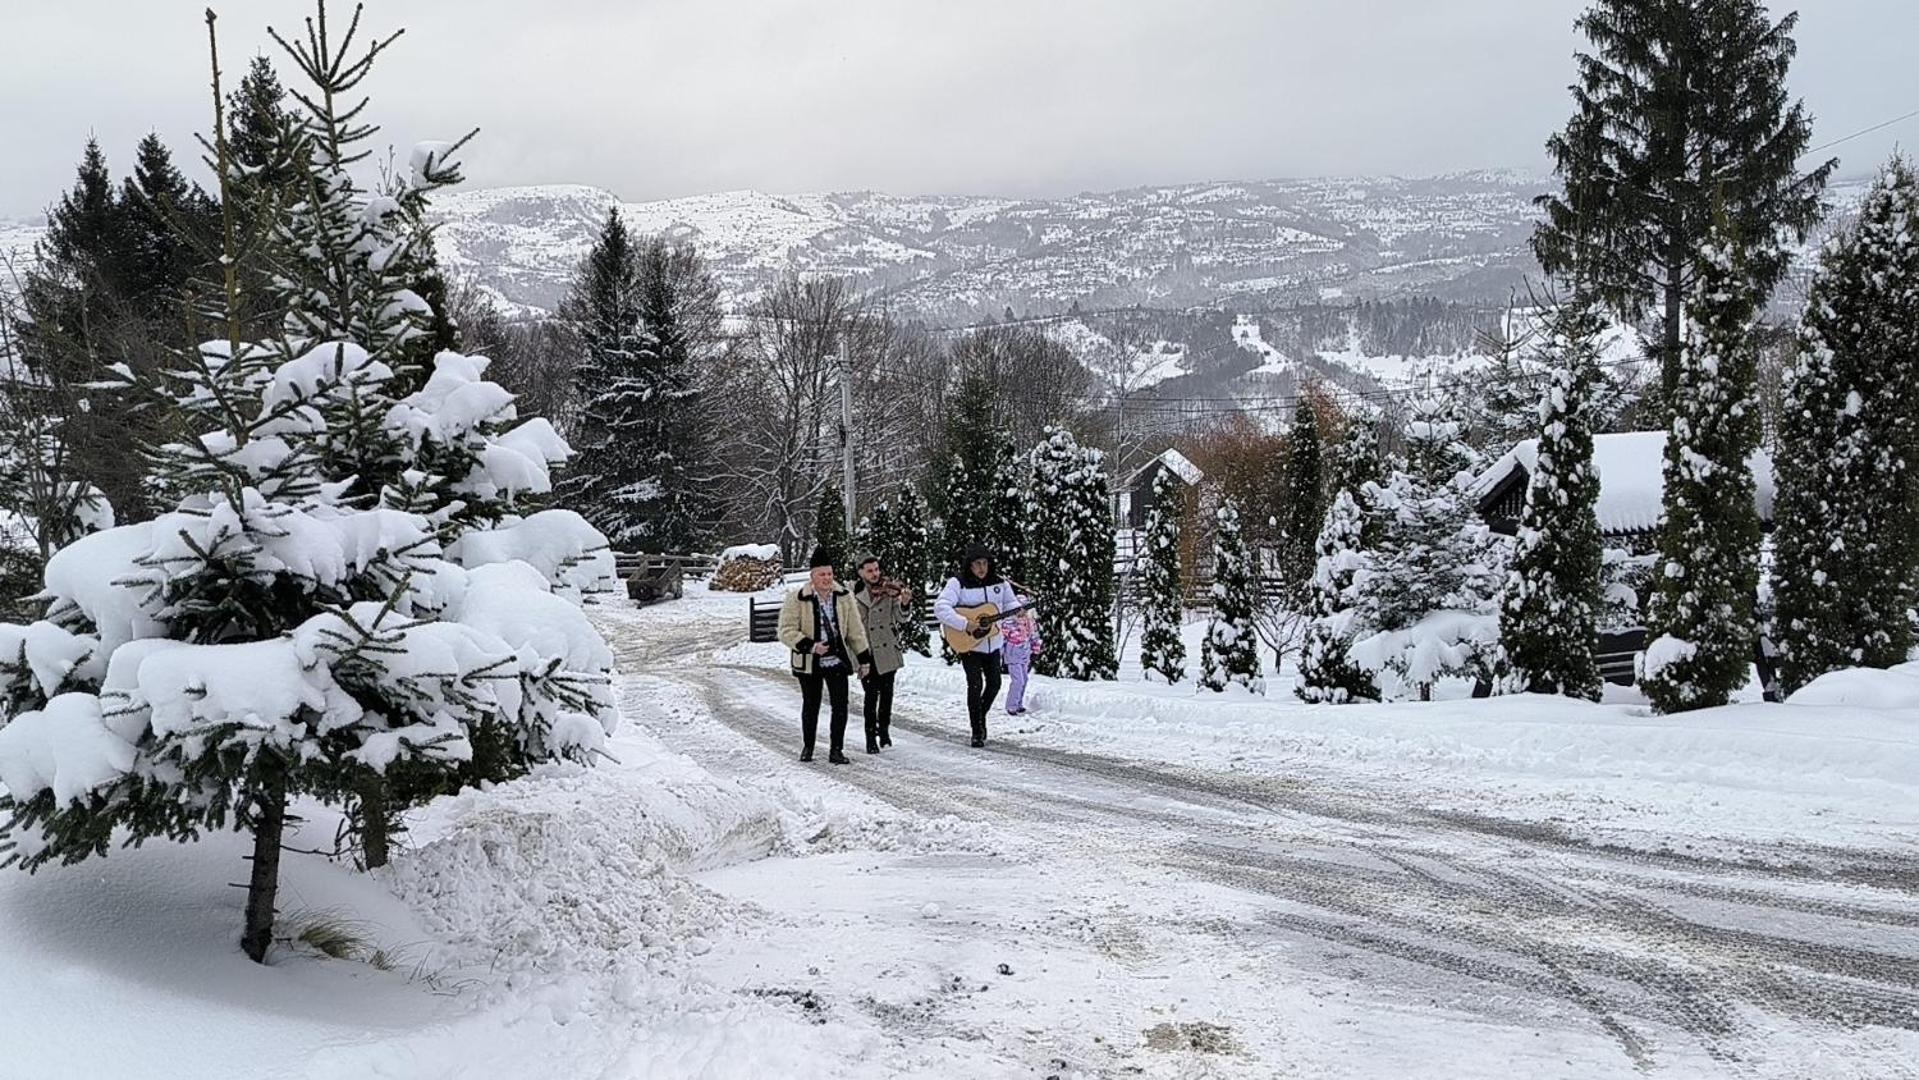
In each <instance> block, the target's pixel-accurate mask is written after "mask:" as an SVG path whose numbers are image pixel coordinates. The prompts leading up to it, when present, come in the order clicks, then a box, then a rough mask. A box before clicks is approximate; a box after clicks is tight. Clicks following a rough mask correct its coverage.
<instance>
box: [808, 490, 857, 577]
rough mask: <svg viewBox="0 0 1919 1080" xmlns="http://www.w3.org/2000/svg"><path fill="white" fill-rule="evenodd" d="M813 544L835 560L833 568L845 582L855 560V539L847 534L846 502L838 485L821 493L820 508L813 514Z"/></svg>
mask: <svg viewBox="0 0 1919 1080" xmlns="http://www.w3.org/2000/svg"><path fill="white" fill-rule="evenodd" d="M813 543H814V544H815V545H817V546H819V547H821V548H824V549H825V550H826V553H827V554H828V555H830V556H832V558H833V566H834V568H835V569H836V570H838V571H839V574H840V578H841V580H845V578H846V573H847V571H848V570H850V569H851V567H850V566H848V563H850V562H851V561H852V559H853V538H852V537H851V536H849V535H847V532H846V500H845V499H844V498H841V497H840V489H839V485H837V484H828V485H827V486H826V490H825V491H822V492H820V502H819V508H818V509H816V510H815V511H814V512H813Z"/></svg>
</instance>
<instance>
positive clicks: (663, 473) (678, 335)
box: [627, 236, 718, 551]
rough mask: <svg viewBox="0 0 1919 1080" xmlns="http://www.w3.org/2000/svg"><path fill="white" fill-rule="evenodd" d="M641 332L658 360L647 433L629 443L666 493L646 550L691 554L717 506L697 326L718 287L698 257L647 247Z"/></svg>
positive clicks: (653, 511)
mask: <svg viewBox="0 0 1919 1080" xmlns="http://www.w3.org/2000/svg"><path fill="white" fill-rule="evenodd" d="M638 262H639V281H638V285H639V309H640V325H641V326H643V327H644V328H645V329H646V331H647V332H648V333H649V334H650V335H651V336H652V338H653V358H652V360H651V361H650V362H649V363H647V364H646V365H645V366H644V368H643V369H642V370H643V372H644V374H645V375H646V377H647V379H648V381H649V383H650V384H651V385H650V390H649V393H650V397H649V398H648V401H647V405H648V409H647V416H646V422H645V425H644V427H643V428H642V429H641V430H639V431H636V432H634V433H632V435H630V436H629V437H628V439H627V441H628V442H632V443H634V444H636V445H635V447H634V449H635V452H636V453H638V454H639V455H640V456H642V457H644V458H646V459H648V460H650V461H652V462H653V471H654V477H655V480H656V482H657V483H658V485H659V489H660V493H659V496H658V498H656V499H654V500H653V502H652V504H651V505H649V506H647V507H646V508H645V510H646V518H647V528H648V532H649V533H650V536H649V538H648V540H647V541H646V543H648V544H649V545H651V546H653V547H656V548H659V549H662V550H666V551H689V550H694V549H697V548H698V547H699V546H700V545H702V544H703V543H705V541H706V538H707V534H708V532H709V530H710V527H711V524H712V522H713V519H714V517H715V514H716V512H717V511H716V508H715V503H716V500H715V499H714V497H713V494H712V488H711V486H710V485H709V484H708V483H706V482H705V481H706V474H705V470H706V467H707V466H708V464H709V463H710V461H711V459H712V455H713V437H712V431H713V425H712V418H711V417H710V416H708V415H707V414H706V412H705V410H704V407H703V402H702V398H701V395H700V391H699V367H700V364H701V363H703V362H704V360H705V358H704V357H701V356H700V355H698V349H699V348H700V347H701V344H702V343H701V341H700V340H699V338H698V336H697V330H698V327H697V326H696V325H695V320H696V318H697V316H698V315H699V313H700V312H701V310H703V306H713V305H717V302H718V301H717V294H718V287H717V286H716V285H715V284H714V282H713V279H712V276H711V275H710V274H708V273H707V272H706V267H705V264H704V263H703V262H702V261H701V260H700V257H699V253H698V252H697V251H695V250H694V249H692V248H690V247H676V246H674V245H672V244H669V243H668V242H667V241H666V239H665V238H664V237H659V236H655V237H652V238H650V239H648V240H647V241H646V242H645V243H644V244H642V245H641V247H640V250H639V255H638Z"/></svg>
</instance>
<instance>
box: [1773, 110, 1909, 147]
mask: <svg viewBox="0 0 1919 1080" xmlns="http://www.w3.org/2000/svg"><path fill="white" fill-rule="evenodd" d="M1915 116H1919V109H1914V110H1912V111H1911V112H1909V113H1905V114H1903V115H1900V116H1895V117H1893V118H1892V119H1890V120H1886V121H1883V122H1881V123H1877V124H1874V125H1872V126H1871V127H1868V128H1860V129H1859V130H1858V131H1855V132H1853V133H1852V134H1850V135H1846V136H1842V137H1840V138H1837V139H1834V140H1832V141H1831V142H1829V143H1822V144H1821V145H1819V146H1815V147H1813V148H1812V149H1810V150H1808V151H1806V152H1805V153H1803V154H1801V155H1799V156H1800V157H1802V158H1808V157H1811V156H1812V155H1814V154H1817V153H1821V152H1823V151H1826V150H1830V149H1832V148H1833V147H1835V146H1839V145H1841V144H1844V143H1849V142H1851V141H1852V140H1854V139H1857V138H1859V137H1861V136H1864V135H1870V134H1872V133H1873V132H1875V131H1883V130H1885V129H1886V128H1889V127H1891V126H1892V125H1894V124H1900V123H1904V122H1905V121H1907V120H1910V119H1912V118H1913V117H1915Z"/></svg>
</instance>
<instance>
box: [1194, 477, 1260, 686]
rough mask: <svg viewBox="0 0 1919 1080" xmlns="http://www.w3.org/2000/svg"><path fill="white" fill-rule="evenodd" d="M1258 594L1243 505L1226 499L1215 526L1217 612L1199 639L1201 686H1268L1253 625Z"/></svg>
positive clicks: (1214, 592) (1213, 598) (1214, 597)
mask: <svg viewBox="0 0 1919 1080" xmlns="http://www.w3.org/2000/svg"><path fill="white" fill-rule="evenodd" d="M1259 600H1260V596H1259V576H1258V574H1257V573H1255V572H1254V570H1253V560H1252V556H1251V554H1250V553H1249V552H1248V551H1247V550H1246V540H1245V537H1244V536H1242V535H1241V534H1240V531H1239V508H1238V507H1236V506H1234V505H1233V503H1232V501H1231V500H1228V501H1227V502H1226V503H1225V505H1223V506H1221V507H1220V508H1219V514H1218V517H1217V519H1216V521H1215V524H1214V527H1213V586H1212V602H1213V614H1212V617H1211V618H1210V619H1208V620H1207V622H1206V637H1205V639H1204V640H1202V641H1201V643H1200V673H1199V685H1200V687H1201V688H1202V689H1206V690H1212V691H1215V692H1217V691H1221V690H1224V689H1226V687H1227V685H1228V684H1230V683H1238V684H1240V685H1241V686H1244V687H1245V688H1246V689H1248V690H1251V691H1252V692H1253V693H1255V694H1263V693H1265V692H1266V684H1265V680H1264V679H1263V678H1262V677H1261V671H1260V663H1259V637H1258V631H1257V630H1256V629H1255V628H1254V626H1253V615H1254V612H1255V611H1256V610H1257V609H1258V607H1259Z"/></svg>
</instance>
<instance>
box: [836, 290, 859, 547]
mask: <svg viewBox="0 0 1919 1080" xmlns="http://www.w3.org/2000/svg"><path fill="white" fill-rule="evenodd" d="M851 329H852V328H851V326H850V324H849V326H848V327H847V329H845V330H842V331H841V332H840V488H841V490H842V491H844V492H845V493H846V535H847V536H849V537H850V536H852V535H853V530H854V529H855V528H857V527H858V523H859V511H858V510H857V509H855V508H854V507H855V505H856V504H857V502H858V501H859V500H858V498H857V497H856V496H855V494H854V492H853V484H854V480H855V470H854V468H853V344H852V342H853V335H852V332H851ZM848 557H850V555H849V556H848Z"/></svg>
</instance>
